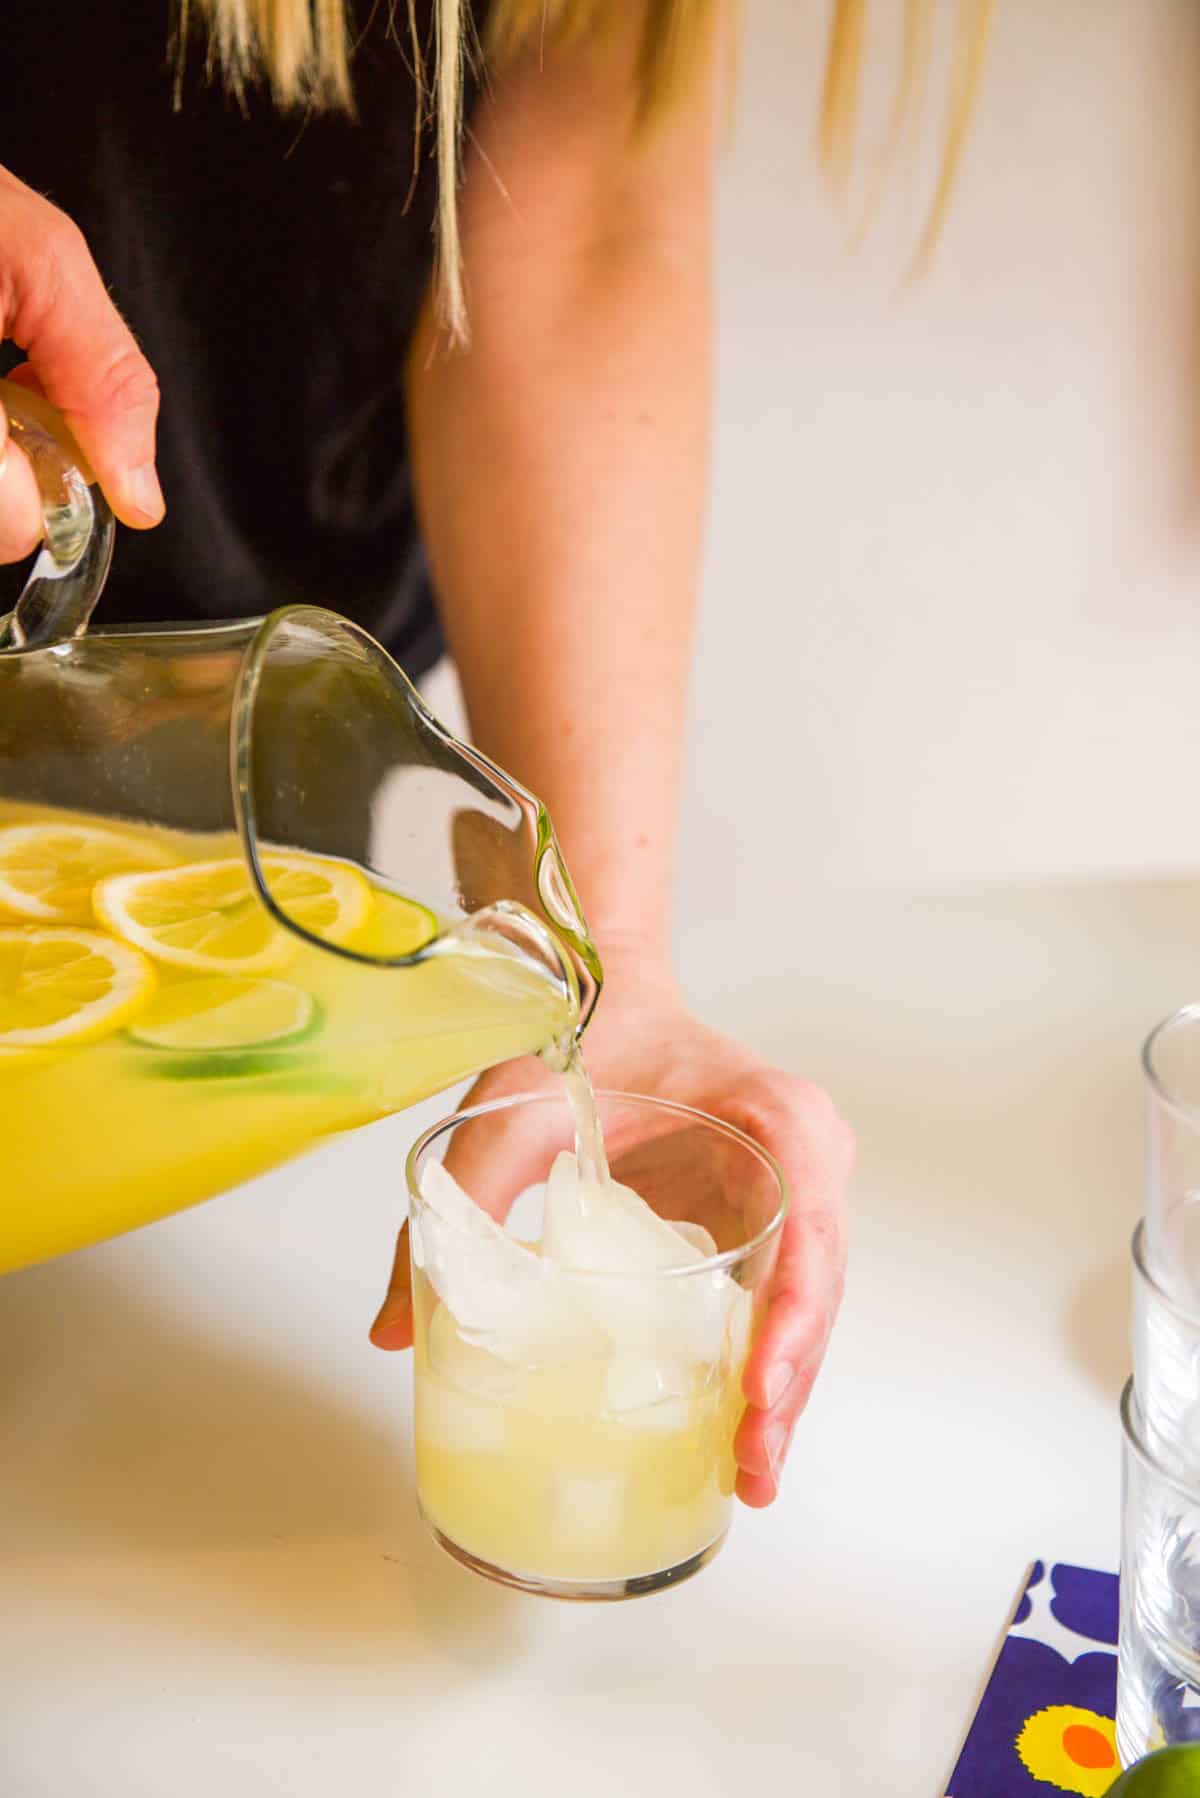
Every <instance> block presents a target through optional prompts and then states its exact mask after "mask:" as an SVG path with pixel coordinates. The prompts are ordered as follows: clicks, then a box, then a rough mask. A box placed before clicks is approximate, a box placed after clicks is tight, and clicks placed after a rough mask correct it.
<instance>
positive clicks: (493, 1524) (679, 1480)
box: [408, 1092, 787, 1599]
mask: <svg viewBox="0 0 1200 1798" xmlns="http://www.w3.org/2000/svg"><path fill="white" fill-rule="evenodd" d="M597 1104H598V1108H599V1113H600V1120H601V1124H602V1127H603V1131H604V1138H605V1144H606V1147H607V1150H608V1154H609V1160H610V1165H611V1169H612V1175H613V1178H614V1180H616V1181H619V1182H621V1183H622V1184H623V1185H624V1186H626V1187H628V1188H630V1189H632V1191H633V1192H635V1193H637V1194H639V1195H640V1196H641V1197H642V1198H643V1199H644V1200H645V1201H646V1203H647V1204H648V1205H649V1206H650V1207H651V1208H652V1210H653V1212H654V1213H656V1214H657V1215H656V1216H655V1217H653V1218H647V1217H646V1215H645V1213H644V1212H641V1210H640V1208H638V1207H636V1206H629V1205H625V1206H624V1207H621V1206H620V1205H618V1206H617V1209H616V1211H615V1212H614V1211H611V1210H610V1211H607V1212H606V1213H605V1214H604V1218H605V1220H606V1221H605V1225H604V1228H605V1232H606V1237H607V1236H608V1232H611V1237H608V1240H610V1241H611V1243H612V1245H613V1246H612V1253H613V1256H614V1258H615V1259H619V1260H620V1261H621V1263H622V1265H628V1258H629V1257H633V1258H634V1259H635V1260H636V1259H637V1258H638V1257H640V1265H641V1266H642V1268H643V1269H644V1270H645V1271H641V1272H635V1273H629V1272H615V1271H603V1272H602V1271H589V1272H582V1271H577V1268H578V1265H579V1263H578V1261H576V1270H572V1269H568V1268H566V1267H564V1266H563V1265H562V1262H563V1260H570V1259H571V1257H570V1256H568V1255H566V1254H565V1253H563V1252H562V1251H561V1250H558V1249H554V1248H552V1243H554V1242H562V1243H564V1244H565V1242H566V1240H567V1238H566V1236H565V1234H562V1232H564V1231H565V1230H566V1228H567V1225H568V1224H569V1223H570V1216H573V1215H575V1214H574V1213H571V1214H570V1215H568V1213H565V1212H564V1211H563V1209H562V1202H563V1201H562V1200H561V1194H562V1192H563V1191H564V1190H566V1189H565V1188H564V1187H562V1186H561V1185H557V1186H554V1187H553V1195H554V1196H552V1197H551V1199H550V1201H549V1202H547V1184H546V1182H547V1176H548V1175H550V1173H551V1167H552V1164H553V1163H554V1161H555V1158H556V1156H557V1154H558V1153H559V1152H560V1151H562V1150H564V1149H571V1148H573V1147H574V1123H573V1118H572V1114H571V1111H570V1109H569V1106H568V1104H567V1102H566V1099H565V1097H564V1096H563V1095H562V1094H560V1093H558V1092H551V1093H539V1094H529V1095H522V1096H518V1097H516V1098H511V1099H504V1100H501V1101H499V1102H497V1103H494V1104H490V1105H484V1106H478V1107H475V1108H472V1109H471V1110H468V1111H464V1112H460V1113H458V1114H457V1115H456V1116H454V1117H451V1118H448V1119H446V1120H445V1121H444V1122H443V1123H440V1124H438V1125H436V1126H435V1127H434V1128H433V1129H432V1130H430V1131H428V1132H427V1133H426V1134H425V1136H423V1137H422V1138H421V1140H420V1141H419V1142H418V1143H417V1144H416V1146H415V1148H414V1149H413V1152H412V1154H411V1156H410V1158H409V1163H408V1182H409V1225H410V1244H411V1254H412V1275H413V1329H414V1357H413V1391H414V1433H415V1445H416V1470H417V1494H418V1499H419V1502H420V1507H421V1512H422V1515H423V1517H424V1518H425V1520H426V1522H427V1524H428V1525H429V1527H430V1529H431V1530H432V1532H433V1534H434V1536H435V1537H436V1538H437V1540H438V1541H439V1542H440V1543H441V1545H442V1547H443V1548H445V1549H446V1550H447V1551H448V1552H449V1553H450V1554H451V1555H453V1556H454V1557H455V1558H456V1559H457V1560H459V1561H460V1562H462V1563H463V1564H464V1565H465V1566H467V1567H470V1568H471V1569H473V1570H474V1571H475V1572H477V1573H481V1574H485V1575H487V1576H488V1577H490V1578H492V1579H496V1580H500V1581H502V1582H503V1583H505V1584H507V1585H510V1586H517V1587H519V1588H521V1589H522V1590H524V1591H528V1592H536V1593H540V1594H544V1595H547V1596H551V1597H558V1598H578V1599H617V1598H630V1597H636V1596H640V1595H641V1594H643V1593H648V1592H653V1591H657V1590H659V1589H661V1588H663V1587H665V1586H668V1585H671V1584H675V1583H677V1582H678V1581H679V1580H681V1579H684V1578H686V1577H687V1576H688V1575H689V1574H692V1573H694V1572H696V1571H698V1569H699V1568H701V1567H703V1566H704V1565H705V1564H706V1563H707V1562H708V1561H709V1560H711V1558H712V1557H713V1555H714V1554H715V1553H716V1551H717V1549H718V1548H719V1546H720V1544H721V1541H722V1539H723V1537H724V1535H725V1532H726V1530H727V1528H728V1526H729V1513H730V1506H731V1501H732V1495H733V1487H734V1479H735V1465H734V1458H733V1439H734V1434H735V1431H736V1429H737V1425H738V1422H739V1419H740V1417H741V1414H742V1410H743V1406H744V1401H743V1398H742V1391H741V1378H742V1370H743V1367H744V1364H745V1360H746V1356H747V1354H748V1352H749V1349H750V1346H751V1344H752V1342H753V1339H754V1334H755V1330H756V1328H757V1325H758V1322H759V1320H760V1318H761V1314H762V1309H763V1306H764V1304H765V1301H766V1297H767V1291H768V1288H769V1285H770V1281H771V1275H772V1272H773V1269H774V1265H775V1258H776V1252H777V1249H778V1244H779V1235H780V1231H781V1228H782V1225H783V1219H784V1215H785V1212H786V1208H787V1199H786V1193H785V1190H784V1185H783V1179H782V1175H781V1174H780V1171H779V1168H778V1166H777V1164H776V1163H775V1162H774V1160H773V1159H772V1158H771V1156H769V1155H768V1154H767V1153H766V1151H765V1150H763V1149H761V1148H760V1147H759V1146H758V1145H757V1144H756V1143H755V1142H753V1141H752V1140H751V1139H750V1138H749V1137H748V1136H745V1135H743V1134H742V1133H741V1132H740V1131H738V1130H735V1129H733V1128H731V1127H730V1126H729V1125H727V1124H723V1123H720V1122H718V1120H717V1119H715V1118H711V1117H707V1116H705V1115H704V1114H702V1113H700V1112H697V1111H693V1110H690V1109H688V1108H687V1107H684V1106H679V1105H671V1104H668V1103H665V1102H663V1101H660V1100H656V1099H645V1098H635V1097H632V1096H629V1095H626V1094H621V1093H600V1094H597ZM442 1159H444V1161H445V1166H446V1168H447V1170H449V1171H451V1172H452V1173H453V1174H454V1175H455V1176H456V1178H457V1180H458V1181H459V1182H460V1183H461V1187H462V1188H464V1189H465V1192H466V1193H468V1194H470V1195H471V1196H470V1198H465V1197H464V1194H463V1193H462V1192H461V1191H456V1190H455V1189H454V1187H453V1186H452V1185H451V1183H450V1182H448V1181H445V1180H444V1179H440V1178H438V1176H437V1174H436V1173H435V1174H431V1173H430V1163H431V1162H433V1161H435V1160H442ZM570 1173H571V1169H570V1165H569V1164H566V1165H565V1167H564V1164H559V1167H558V1169H557V1170H556V1172H555V1174H554V1175H553V1176H552V1181H553V1182H561V1181H562V1180H563V1179H564V1178H566V1179H568V1180H569V1178H570ZM477 1201H478V1202H477ZM565 1202H566V1204H567V1205H568V1207H569V1206H570V1205H571V1204H572V1203H573V1201H572V1199H571V1198H570V1196H569V1194H568V1197H567V1200H566V1201H565ZM484 1206H487V1208H488V1213H491V1214H494V1215H495V1216H503V1215H504V1214H505V1212H506V1211H507V1213H508V1215H507V1222H506V1224H505V1226H504V1227H503V1228H501V1227H499V1226H498V1225H496V1224H495V1223H493V1222H492V1217H491V1215H488V1214H485V1211H484V1210H483V1207H484ZM581 1215H584V1216H586V1210H585V1212H584V1213H582V1214H581ZM564 1217H567V1224H564V1223H563V1221H562V1220H563V1218H564ZM663 1220H667V1221H663ZM544 1230H545V1232H546V1242H545V1244H544V1245H543V1231H544ZM555 1230H558V1231H559V1232H560V1235H559V1236H557V1237H556V1236H555V1235H554V1232H555ZM676 1245H677V1251H678V1252H677V1254H676ZM543 1246H544V1247H545V1250H546V1252H545V1253H542V1252H541V1250H542V1248H543ZM656 1258H657V1260H658V1262H659V1263H660V1265H648V1263H652V1262H653V1261H654V1260H655V1259H656ZM587 1265H588V1266H589V1267H590V1268H592V1269H597V1270H598V1269H599V1267H600V1266H601V1265H602V1262H601V1261H600V1260H597V1259H592V1260H590V1261H589V1262H587Z"/></svg>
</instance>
